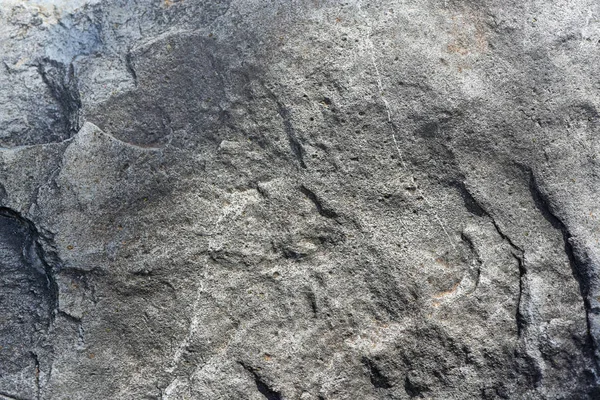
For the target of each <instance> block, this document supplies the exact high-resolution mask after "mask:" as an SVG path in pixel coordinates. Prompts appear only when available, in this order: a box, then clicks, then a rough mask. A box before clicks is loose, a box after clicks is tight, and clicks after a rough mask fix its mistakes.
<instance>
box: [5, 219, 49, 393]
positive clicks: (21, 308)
mask: <svg viewBox="0 0 600 400" xmlns="http://www.w3.org/2000/svg"><path fill="white" fill-rule="evenodd" d="M44 246H46V247H49V246H51V244H50V242H49V239H48V238H46V237H44V236H42V235H41V234H40V232H39V231H38V229H37V228H36V226H35V225H34V224H33V223H32V222H31V221H29V220H28V219H26V218H24V217H22V216H21V215H20V214H19V213H17V212H15V211H13V210H11V209H8V208H4V207H3V208H0V316H1V317H0V318H2V323H0V346H1V347H0V375H5V374H11V373H16V372H18V371H21V370H23V369H24V368H29V369H32V370H33V371H34V373H35V374H36V377H37V375H38V374H39V361H38V358H37V355H36V353H35V352H34V350H35V349H36V348H37V347H38V346H39V345H40V343H41V342H42V341H43V338H44V335H45V334H46V333H47V331H48V329H49V328H50V326H51V324H52V321H53V318H54V314H55V312H56V309H57V305H58V286H57V284H56V281H55V279H54V273H55V270H56V269H57V267H58V266H57V265H55V264H56V260H57V257H56V256H55V255H54V254H51V253H52V252H51V250H46V249H45V247H44ZM35 382H37V383H38V390H39V381H38V380H37V378H36V381H35Z"/></svg>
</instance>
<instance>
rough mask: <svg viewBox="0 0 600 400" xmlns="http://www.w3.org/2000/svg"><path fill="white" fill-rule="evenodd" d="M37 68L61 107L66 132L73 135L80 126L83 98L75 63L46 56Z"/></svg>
mask: <svg viewBox="0 0 600 400" xmlns="http://www.w3.org/2000/svg"><path fill="white" fill-rule="evenodd" d="M37 70H38V73H39V74H40V76H41V78H42V81H43V82H44V83H45V84H46V86H47V87H48V89H49V90H50V93H51V95H52V97H53V98H54V100H56V102H57V104H58V106H59V108H60V111H61V113H62V124H63V127H64V131H65V133H67V134H68V135H69V136H72V135H73V134H74V133H77V131H78V130H79V128H80V125H79V113H80V110H81V98H80V95H79V88H78V84H77V79H76V77H75V68H74V67H73V64H69V65H65V64H63V63H60V62H58V61H55V60H51V59H49V58H44V59H42V60H41V61H40V62H39V63H38V68H37Z"/></svg>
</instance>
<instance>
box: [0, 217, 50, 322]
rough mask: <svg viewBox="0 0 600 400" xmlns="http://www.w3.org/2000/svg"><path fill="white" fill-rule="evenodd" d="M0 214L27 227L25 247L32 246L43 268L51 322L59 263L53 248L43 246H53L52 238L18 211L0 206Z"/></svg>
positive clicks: (31, 262)
mask: <svg viewBox="0 0 600 400" xmlns="http://www.w3.org/2000/svg"><path fill="white" fill-rule="evenodd" d="M0 216H2V217H5V218H11V219H14V220H16V221H17V222H19V223H20V224H21V225H23V226H25V227H27V242H28V243H26V244H25V247H32V248H33V251H34V252H35V255H36V256H37V258H38V259H39V261H40V263H41V264H42V266H43V268H44V274H45V276H46V283H47V287H48V290H49V293H50V303H51V307H50V311H49V312H50V315H49V321H50V324H52V323H53V321H54V317H55V314H56V312H57V310H58V284H57V283H56V279H55V273H56V272H57V271H58V269H59V268H60V264H61V263H60V260H59V258H58V256H57V254H56V253H55V252H54V251H53V250H46V248H45V247H49V248H51V249H53V248H54V244H53V243H52V238H51V236H50V235H49V234H46V235H43V234H41V233H40V231H39V230H38V229H37V227H36V226H35V224H34V223H33V222H32V221H30V220H29V219H27V218H25V217H23V216H22V215H21V214H20V213H19V212H17V211H15V210H12V209H10V208H7V207H0ZM24 250H25V249H24ZM24 253H29V251H24ZM27 261H28V263H29V264H31V265H33V260H31V259H29V260H27Z"/></svg>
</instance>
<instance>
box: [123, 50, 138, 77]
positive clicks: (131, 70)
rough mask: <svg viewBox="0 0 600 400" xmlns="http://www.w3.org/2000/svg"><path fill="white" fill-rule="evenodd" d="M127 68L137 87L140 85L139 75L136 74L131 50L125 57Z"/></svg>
mask: <svg viewBox="0 0 600 400" xmlns="http://www.w3.org/2000/svg"><path fill="white" fill-rule="evenodd" d="M125 67H126V68H127V71H128V72H129V73H130V74H131V77H132V78H133V83H134V85H135V86H137V85H138V76H137V73H136V72H135V68H134V67H133V60H132V56H131V50H130V51H128V52H127V54H126V55H125Z"/></svg>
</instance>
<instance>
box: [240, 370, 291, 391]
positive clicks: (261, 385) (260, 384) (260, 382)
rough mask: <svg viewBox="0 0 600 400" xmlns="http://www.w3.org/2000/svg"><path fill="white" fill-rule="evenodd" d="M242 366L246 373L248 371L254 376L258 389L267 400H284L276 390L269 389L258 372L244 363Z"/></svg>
mask: <svg viewBox="0 0 600 400" xmlns="http://www.w3.org/2000/svg"><path fill="white" fill-rule="evenodd" d="M240 365H241V366H242V367H244V369H245V370H246V371H248V372H249V373H250V374H252V376H253V377H254V382H255V383H256V388H257V389H258V391H259V392H260V393H261V394H262V395H263V396H265V399H267V400H282V397H281V393H279V392H276V391H275V390H273V389H271V388H270V387H269V385H267V384H266V382H265V381H264V380H263V379H262V378H261V377H260V375H258V373H257V372H256V370H255V369H254V368H252V367H250V366H248V365H246V364H244V363H240Z"/></svg>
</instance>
